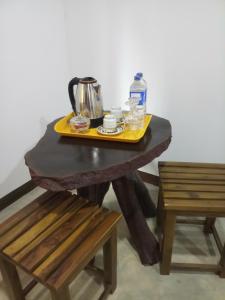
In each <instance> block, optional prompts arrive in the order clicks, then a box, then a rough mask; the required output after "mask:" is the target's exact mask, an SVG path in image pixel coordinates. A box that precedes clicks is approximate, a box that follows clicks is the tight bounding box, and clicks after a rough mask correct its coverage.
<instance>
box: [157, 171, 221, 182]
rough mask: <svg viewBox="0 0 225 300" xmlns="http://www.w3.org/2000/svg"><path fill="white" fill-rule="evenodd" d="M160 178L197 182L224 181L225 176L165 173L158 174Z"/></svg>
mask: <svg viewBox="0 0 225 300" xmlns="http://www.w3.org/2000/svg"><path fill="white" fill-rule="evenodd" d="M160 178H162V179H191V180H193V179H198V180H224V181H225V174H224V175H223V174H219V175H217V174H197V173H195V174H193V173H191V174H190V173H167V172H165V173H164V172H160Z"/></svg>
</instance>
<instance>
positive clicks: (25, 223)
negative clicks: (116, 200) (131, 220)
mask: <svg viewBox="0 0 225 300" xmlns="http://www.w3.org/2000/svg"><path fill="white" fill-rule="evenodd" d="M120 218H121V215H120V214H119V213H116V212H110V211H109V210H107V209H104V208H100V207H98V206H97V205H96V204H92V203H89V202H88V201H87V200H85V199H83V198H81V197H78V196H77V195H72V194H71V193H69V192H59V193H53V192H49V191H48V192H45V193H44V194H42V195H41V196H39V197H38V198H37V199H35V200H34V201H33V202H32V203H30V204H28V205H27V206H26V207H24V208H22V209H21V210H20V211H19V212H17V213H16V214H14V215H13V216H12V217H10V218H9V219H8V220H6V221H5V222H3V223H2V224H1V225H0V268H1V273H2V276H3V280H4V281H5V283H6V285H7V287H8V291H9V295H10V299H12V300H22V299H25V295H26V294H27V293H28V292H29V291H30V290H31V288H32V287H33V286H34V285H35V284H36V282H40V283H42V284H43V285H45V286H46V287H47V288H49V289H50V292H51V295H52V299H54V300H62V299H63V300H68V299H70V294H69V289H68V285H69V284H70V282H71V281H72V280H73V279H74V278H75V277H76V276H77V275H78V274H79V272H80V271H81V270H82V269H84V268H85V267H86V266H87V265H88V263H89V262H90V261H91V260H92V259H93V258H94V256H95V254H96V252H97V251H98V250H99V249H100V247H102V246H103V256H104V272H103V273H104V286H105V289H104V292H103V295H102V298H105V297H106V296H107V295H108V293H113V291H114V290H115V288H116V266H117V262H116V260H117V246H116V243H117V237H116V225H117V223H118V221H119V219H120ZM16 266H18V267H20V268H22V269H23V270H24V271H25V272H26V273H28V274H29V275H30V276H31V277H32V278H33V279H34V280H33V281H32V282H31V283H30V284H28V286H27V287H25V288H24V289H22V286H21V283H20V280H19V277H18V274H17V270H16Z"/></svg>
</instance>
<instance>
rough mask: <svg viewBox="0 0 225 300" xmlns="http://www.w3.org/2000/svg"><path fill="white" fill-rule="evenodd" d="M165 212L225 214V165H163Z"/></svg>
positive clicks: (162, 163) (160, 170)
mask: <svg viewBox="0 0 225 300" xmlns="http://www.w3.org/2000/svg"><path fill="white" fill-rule="evenodd" d="M159 176H160V183H161V187H162V196H163V199H164V209H166V210H172V211H179V212H182V211H184V212H185V214H187V213H188V212H191V213H192V214H194V213H195V212H196V213H198V215H199V213H203V214H204V213H208V214H210V213H224V212H225V165H223V164H209V163H182V162H159Z"/></svg>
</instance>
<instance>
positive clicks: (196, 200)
mask: <svg viewBox="0 0 225 300" xmlns="http://www.w3.org/2000/svg"><path fill="white" fill-rule="evenodd" d="M159 176H160V190H159V201H158V214H157V225H158V228H159V230H158V232H159V233H161V234H159V239H160V244H161V265H160V273H161V274H163V275H168V274H169V273H170V268H171V267H172V268H179V269H191V270H202V271H214V272H217V273H219V275H220V276H221V277H223V278H224V277H225V247H223V245H222V243H221V241H220V239H219V236H218V233H217V231H216V228H215V220H216V217H225V165H224V164H207V163H180V162H159ZM177 216H198V217H200V216H203V217H207V218H206V220H205V221H204V220H203V221H202V220H196V219H195V220H191V221H188V220H185V219H181V220H179V219H176V217H177ZM176 223H185V224H203V225H204V232H205V233H206V234H208V233H212V234H213V236H214V238H215V240H216V244H217V246H218V249H219V251H220V254H221V259H220V262H219V263H218V265H211V264H188V263H173V264H171V255H172V247H173V239H174V230H175V224H176ZM162 236H163V238H162V240H161V237H162Z"/></svg>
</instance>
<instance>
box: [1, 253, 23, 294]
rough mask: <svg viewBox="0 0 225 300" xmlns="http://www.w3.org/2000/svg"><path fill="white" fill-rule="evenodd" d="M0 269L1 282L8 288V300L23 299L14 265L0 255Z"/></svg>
mask: <svg viewBox="0 0 225 300" xmlns="http://www.w3.org/2000/svg"><path fill="white" fill-rule="evenodd" d="M0 270H1V274H2V278H3V282H4V284H5V285H6V288H7V290H8V294H9V297H10V300H25V296H24V293H23V289H22V286H21V283H20V278H19V276H18V273H17V270H16V267H15V266H14V265H13V264H11V263H10V262H8V261H6V260H5V259H3V258H2V257H0Z"/></svg>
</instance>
